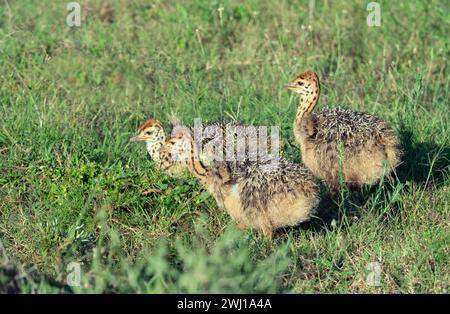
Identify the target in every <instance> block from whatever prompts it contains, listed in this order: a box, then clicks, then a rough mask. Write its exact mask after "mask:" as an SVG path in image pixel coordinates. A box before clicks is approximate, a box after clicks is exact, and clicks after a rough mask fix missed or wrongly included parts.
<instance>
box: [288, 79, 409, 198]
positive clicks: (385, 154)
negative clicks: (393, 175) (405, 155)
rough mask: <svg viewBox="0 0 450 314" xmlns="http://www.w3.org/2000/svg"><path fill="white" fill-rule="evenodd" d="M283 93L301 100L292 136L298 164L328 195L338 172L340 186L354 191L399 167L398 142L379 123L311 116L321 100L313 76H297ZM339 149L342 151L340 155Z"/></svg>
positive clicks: (351, 116)
mask: <svg viewBox="0 0 450 314" xmlns="http://www.w3.org/2000/svg"><path fill="white" fill-rule="evenodd" d="M287 88H288V89H290V90H292V91H294V92H296V93H298V94H300V105H299V108H298V111H297V115H296V118H295V121H294V135H295V139H296V141H297V142H298V143H299V144H300V149H301V152H302V160H303V162H304V164H305V165H306V166H307V167H308V168H309V169H310V170H311V171H312V173H313V174H314V175H315V176H316V177H318V178H320V179H322V180H324V181H325V183H326V184H327V185H328V186H329V187H330V189H331V190H332V192H333V193H335V192H336V191H337V190H338V188H339V181H340V180H339V179H340V177H339V176H340V174H339V173H340V169H342V175H343V179H344V181H345V182H346V183H347V184H348V186H349V187H350V188H351V189H356V188H359V187H360V186H361V185H363V184H367V185H371V184H374V183H375V182H377V181H378V180H379V178H380V177H381V176H382V175H383V171H384V164H385V163H386V165H387V173H389V172H390V171H392V170H393V169H394V168H395V167H396V166H397V165H398V164H399V161H400V154H401V153H400V150H399V139H398V137H397V135H396V134H395V132H394V131H393V130H392V129H391V128H390V127H389V126H388V124H387V123H386V122H384V121H383V120H381V119H379V118H377V117H374V116H372V115H369V114H367V113H363V112H353V111H351V110H348V109H342V108H333V109H325V110H323V111H321V112H317V113H314V112H312V111H313V109H314V107H315V106H316V104H317V101H318V100H319V95H320V84H319V78H318V76H317V74H316V73H314V72H313V71H307V72H305V73H303V74H300V75H299V76H298V77H297V78H296V79H295V80H294V81H293V82H292V83H290V84H289V85H288V86H287ZM340 144H341V145H342V146H341V147H343V149H344V151H343V154H341V155H340V152H339V145H340ZM340 156H342V157H343V158H342V164H341V166H340V162H339V158H340Z"/></svg>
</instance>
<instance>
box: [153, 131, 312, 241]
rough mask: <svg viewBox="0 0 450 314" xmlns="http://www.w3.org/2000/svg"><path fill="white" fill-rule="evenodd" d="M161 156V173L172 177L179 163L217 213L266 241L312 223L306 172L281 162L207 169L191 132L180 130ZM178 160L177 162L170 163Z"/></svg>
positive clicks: (236, 163)
mask: <svg viewBox="0 0 450 314" xmlns="http://www.w3.org/2000/svg"><path fill="white" fill-rule="evenodd" d="M168 143H169V144H168V145H165V146H164V148H163V149H162V150H161V155H162V156H163V158H162V160H163V162H162V164H161V166H162V168H163V169H165V170H166V171H168V172H169V173H170V172H171V168H172V167H173V166H174V165H176V166H177V167H179V163H184V165H185V167H186V168H187V169H188V170H189V171H190V172H191V173H192V174H193V175H194V176H195V177H197V178H198V179H199V181H200V182H201V183H202V185H203V186H204V187H205V188H206V189H207V190H208V191H209V192H210V193H211V194H212V195H213V197H214V198H215V200H216V201H217V204H218V205H219V208H221V209H223V210H225V211H226V212H228V213H229V214H230V216H231V217H232V218H234V219H235V220H237V221H238V222H239V226H240V227H241V228H247V227H251V228H254V229H256V230H258V231H261V232H262V233H263V234H264V235H266V236H268V237H269V238H271V237H272V232H273V230H274V229H277V228H281V227H287V226H294V225H297V224H299V223H301V222H304V221H307V220H309V219H310V217H311V215H312V213H313V212H314V211H315V208H316V207H317V205H318V203H319V198H318V194H319V190H318V186H317V184H316V183H315V182H314V178H313V176H312V174H311V173H310V172H309V171H308V169H306V168H305V167H304V166H302V165H300V164H294V163H291V162H288V161H286V160H284V159H281V158H276V159H275V158H274V159H272V160H270V159H266V160H263V161H262V160H260V161H256V162H251V161H249V160H246V161H243V162H239V161H212V162H211V163H210V164H209V165H208V166H205V165H204V164H203V162H202V161H201V160H200V158H199V152H198V150H197V147H196V144H195V142H194V140H193V138H192V135H191V132H190V131H189V130H186V129H185V130H179V131H178V132H174V133H173V137H172V138H171V139H170V140H169V141H168ZM174 160H176V161H174Z"/></svg>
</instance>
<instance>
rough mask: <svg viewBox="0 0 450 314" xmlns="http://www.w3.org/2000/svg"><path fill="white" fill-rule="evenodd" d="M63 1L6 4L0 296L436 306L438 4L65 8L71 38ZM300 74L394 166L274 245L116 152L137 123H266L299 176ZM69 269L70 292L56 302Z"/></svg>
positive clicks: (440, 237) (443, 180)
mask: <svg viewBox="0 0 450 314" xmlns="http://www.w3.org/2000/svg"><path fill="white" fill-rule="evenodd" d="M67 2H68V1H67ZM67 2H66V1H52V2H42V1H26V2H24V1H1V4H0V54H1V55H0V199H1V202H0V241H1V242H0V292H2V291H3V292H19V291H21V292H151V293H153V292H295V293H304V292H312V293H318V292H321V293H330V292H337V293H348V292H350V293H354V292H376V293H388V292H393V293H423V292H432V293H448V287H449V279H450V278H449V274H450V269H449V268H450V267H449V244H450V232H449V222H450V221H449V218H448V217H449V208H448V206H449V201H450V191H449V188H450V173H449V163H450V135H449V134H450V110H449V108H450V102H449V94H448V91H449V90H450V86H449V82H450V79H449V61H448V59H449V57H450V54H449V51H450V43H449V40H448V29H449V27H450V13H449V11H448V6H446V5H445V2H442V1H437V0H436V1H396V2H392V1H389V2H388V1H380V3H381V14H382V25H381V27H368V26H367V24H366V17H367V14H368V13H369V12H367V11H366V5H367V3H366V2H365V1H345V2H343V1H342V2H341V1H315V6H314V10H313V11H309V8H310V6H309V2H308V1H288V0H282V1H269V0H265V1H256V0H250V1H245V2H244V1H230V2H228V1H144V0H139V1H125V0H122V1H119V0H117V1H111V3H112V6H111V7H112V9H113V12H114V14H113V15H107V16H105V15H104V14H101V13H100V11H101V10H100V9H101V6H102V5H101V3H102V1H79V2H80V4H81V9H82V22H81V23H82V24H81V27H79V28H70V27H68V26H67V25H66V14H67V11H66V4H67ZM220 7H222V8H223V10H219V8H220ZM302 25H303V27H302ZM309 25H310V26H311V27H308V26H309ZM305 69H314V70H315V71H317V72H318V73H319V75H320V77H321V82H322V86H323V88H322V95H321V98H320V100H319V106H318V108H317V109H318V110H320V109H321V108H323V107H325V106H332V107H333V106H337V105H342V106H345V107H348V108H352V109H354V110H360V111H366V112H369V113H371V114H375V115H377V116H379V117H381V118H383V119H385V120H386V121H388V122H389V123H390V124H391V125H392V127H393V128H395V130H397V131H398V133H399V134H400V136H401V140H402V146H403V150H404V157H403V160H402V164H401V166H400V167H399V168H398V170H397V178H395V179H393V180H390V181H389V182H385V181H383V182H382V183H381V184H380V185H377V186H375V187H372V188H365V189H364V190H363V191H361V192H359V193H343V195H342V196H343V198H341V201H340V202H334V201H332V200H331V199H330V198H329V197H327V196H326V195H325V193H324V194H323V201H322V203H321V205H320V212H319V215H318V218H315V219H314V220H313V221H312V222H310V223H307V224H305V225H302V226H300V228H292V229H286V230H281V231H279V232H277V234H276V235H275V237H274V241H273V242H269V241H268V240H267V239H265V238H263V237H262V236H260V235H258V234H257V233H255V232H252V231H245V232H242V231H237V229H236V225H235V223H234V222H233V221H232V220H231V219H230V217H229V216H228V215H227V214H225V213H223V212H220V211H219V210H218V209H217V206H216V204H215V202H214V200H213V199H212V197H211V196H209V194H207V193H206V192H205V191H204V190H203V189H202V188H201V186H200V185H199V184H198V183H197V182H196V181H195V180H194V179H193V178H191V177H189V176H187V175H186V176H184V177H181V178H178V179H172V178H169V177H168V176H166V175H165V174H163V173H161V172H159V171H157V170H156V169H155V168H154V166H153V164H152V162H151V161H150V160H148V157H147V155H146V152H145V147H144V146H142V145H136V144H133V143H130V142H129V141H128V139H129V138H130V137H131V136H132V135H133V134H134V133H135V130H136V128H137V126H138V125H139V123H141V122H142V121H143V120H144V119H146V118H147V117H155V118H158V119H160V120H162V121H163V122H164V123H166V124H167V123H168V121H169V116H170V114H172V113H175V114H176V115H177V116H178V117H180V118H181V119H182V121H183V122H184V123H185V124H187V125H192V123H193V119H194V118H196V117H201V118H202V119H203V121H213V120H217V119H222V118H223V119H227V120H232V119H234V120H237V121H239V122H242V123H247V124H249V123H253V124H256V125H269V126H272V125H276V126H279V127H280V130H281V132H280V133H281V134H280V135H281V137H282V154H283V155H284V156H285V157H286V158H288V159H290V160H293V161H297V162H299V161H301V156H300V152H299V149H298V147H297V146H296V144H295V141H294V137H293V133H292V122H293V118H294V115H295V112H296V105H297V101H298V99H297V97H296V96H295V95H293V94H292V93H289V92H288V91H286V90H285V88H284V87H283V86H284V85H285V84H286V83H288V82H289V81H290V80H291V79H292V78H293V77H294V76H295V75H296V74H298V73H299V72H301V71H303V70H305ZM149 188H155V189H158V190H159V192H155V193H152V194H149V195H145V196H144V195H142V191H144V190H146V189H149ZM74 261H77V262H80V263H81V270H82V273H81V281H82V285H81V286H80V287H69V286H67V285H66V276H67V275H68V270H67V265H69V263H71V262H74ZM371 262H378V263H379V264H380V265H381V277H380V286H377V287H373V286H371V285H369V284H368V282H367V280H366V276H367V275H368V272H369V270H368V265H369V264H370V263H371Z"/></svg>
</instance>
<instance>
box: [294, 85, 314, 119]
mask: <svg viewBox="0 0 450 314" xmlns="http://www.w3.org/2000/svg"><path fill="white" fill-rule="evenodd" d="M319 95H320V85H319V82H318V81H314V83H313V84H311V90H309V91H308V92H306V94H302V95H300V102H299V106H298V110H297V115H296V117H295V122H294V124H295V125H300V122H301V121H302V119H303V116H304V115H305V113H307V112H308V113H309V112H312V111H313V110H314V107H315V106H316V104H317V102H318V101H319Z"/></svg>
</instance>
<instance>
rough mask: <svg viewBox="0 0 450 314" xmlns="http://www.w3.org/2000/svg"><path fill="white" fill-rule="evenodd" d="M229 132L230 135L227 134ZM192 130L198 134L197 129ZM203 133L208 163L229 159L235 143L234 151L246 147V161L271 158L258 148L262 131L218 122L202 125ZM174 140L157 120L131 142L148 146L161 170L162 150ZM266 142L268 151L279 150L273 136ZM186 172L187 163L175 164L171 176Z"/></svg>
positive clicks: (205, 155) (150, 153) (143, 129)
mask: <svg viewBox="0 0 450 314" xmlns="http://www.w3.org/2000/svg"><path fill="white" fill-rule="evenodd" d="M171 120H172V123H173V124H174V125H176V126H177V127H178V128H180V125H179V124H180V122H179V121H178V119H177V118H176V117H171ZM227 130H228V131H229V132H227ZM190 131H191V132H195V131H194V130H190ZM200 131H201V132H202V135H201V136H202V139H201V143H200V145H201V146H202V151H203V152H204V153H205V154H204V155H202V156H201V158H202V159H203V161H204V162H208V160H209V159H214V158H222V159H223V158H226V157H229V156H227V154H228V152H227V144H231V146H232V147H233V148H237V146H238V145H241V144H242V145H241V148H243V152H245V153H246V155H244V156H243V157H244V159H246V160H256V159H258V158H267V156H268V155H265V154H264V153H261V150H258V149H257V148H258V147H256V146H257V145H258V144H261V142H258V139H259V136H260V134H259V130H258V129H256V128H254V127H252V126H246V125H241V124H234V123H226V122H216V123H211V124H207V125H201V130H200ZM236 136H237V137H236ZM239 136H241V139H243V141H241V142H240V143H239V144H238V139H239ZM170 140H171V139H170V138H169V139H168V138H167V136H166V132H165V130H164V127H163V125H162V124H161V122H160V121H159V120H156V119H148V120H146V121H145V122H144V123H142V124H141V125H140V126H139V128H138V135H136V136H134V137H132V138H131V139H130V141H132V142H145V143H146V145H147V152H148V154H149V155H150V158H151V159H153V160H154V161H155V162H156V165H157V167H158V168H161V162H162V158H161V154H160V151H161V149H163V148H164V146H165V145H167V144H169V141H170ZM217 142H219V144H220V143H221V145H218V147H214V145H213V144H214V143H217ZM265 143H266V147H265V148H266V149H267V150H268V149H272V148H274V149H278V147H279V142H278V141H277V139H274V138H272V137H267V139H265ZM242 146H243V147H242ZM214 148H216V149H214ZM252 148H253V149H252ZM232 152H233V156H231V157H233V158H234V159H236V157H237V156H236V152H234V150H232ZM266 153H267V151H266ZM219 155H220V156H219ZM166 157H167V156H166ZM166 162H167V161H166ZM184 169H186V167H185V166H184V164H183V165H181V164H180V163H178V162H176V161H174V163H173V165H171V167H170V174H171V175H177V174H179V173H181V172H182V171H183V170H184Z"/></svg>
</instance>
